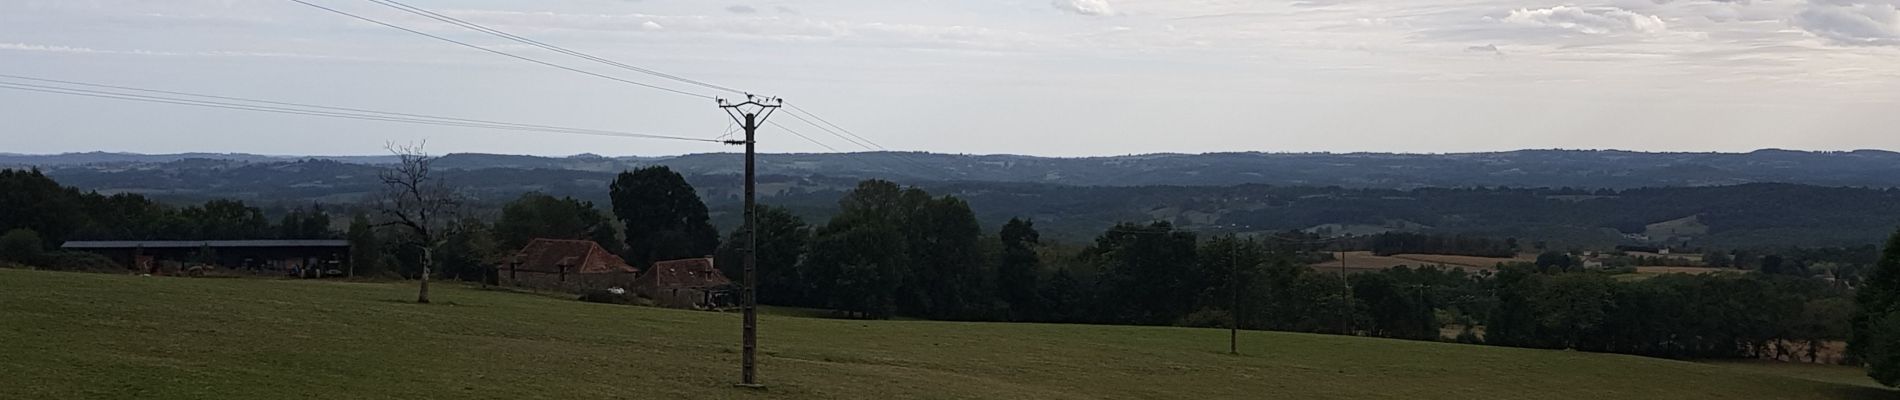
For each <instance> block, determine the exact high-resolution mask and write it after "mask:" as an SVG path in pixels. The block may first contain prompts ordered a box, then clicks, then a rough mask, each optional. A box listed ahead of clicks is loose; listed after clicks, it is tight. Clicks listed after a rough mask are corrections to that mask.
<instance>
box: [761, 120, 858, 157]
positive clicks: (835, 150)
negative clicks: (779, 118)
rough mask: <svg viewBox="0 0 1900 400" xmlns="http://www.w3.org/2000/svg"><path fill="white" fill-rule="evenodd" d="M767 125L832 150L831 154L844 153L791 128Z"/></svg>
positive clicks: (773, 124) (777, 124)
mask: <svg viewBox="0 0 1900 400" xmlns="http://www.w3.org/2000/svg"><path fill="white" fill-rule="evenodd" d="M766 123H768V124H772V126H773V127H777V128H779V129H784V130H785V132H788V133H791V134H792V135H793V136H798V138H800V139H805V141H807V142H811V144H815V145H818V147H823V148H825V150H831V152H833V153H843V152H840V151H838V148H836V147H831V145H828V144H825V143H824V142H820V141H817V140H815V139H812V138H811V137H810V136H805V134H803V133H799V132H798V131H797V130H793V129H792V128H791V127H787V126H785V125H780V124H779V123H778V122H766ZM845 155H847V156H849V155H850V154H849V153H846V154H845Z"/></svg>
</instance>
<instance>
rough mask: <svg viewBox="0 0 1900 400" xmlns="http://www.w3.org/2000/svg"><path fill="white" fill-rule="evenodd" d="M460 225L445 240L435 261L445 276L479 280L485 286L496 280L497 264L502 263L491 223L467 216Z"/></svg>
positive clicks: (464, 279)
mask: <svg viewBox="0 0 1900 400" xmlns="http://www.w3.org/2000/svg"><path fill="white" fill-rule="evenodd" d="M459 225H460V227H458V228H456V229H454V230H453V233H451V234H450V235H449V237H448V238H446V239H444V240H443V241H442V246H441V247H440V248H439V250H438V252H439V253H440V254H441V256H439V257H437V259H436V260H435V262H436V264H437V265H438V266H440V270H441V274H442V276H444V277H450V278H454V279H457V280H462V281H478V282H481V283H482V284H483V285H487V284H492V283H497V282H495V278H497V277H496V276H495V274H494V272H495V268H494V266H495V264H499V263H500V262H501V251H500V249H499V248H498V247H496V246H495V238H494V235H493V234H492V233H491V232H489V229H488V224H485V223H483V222H482V221H481V220H477V219H474V218H466V219H463V220H462V221H461V222H460V223H459Z"/></svg>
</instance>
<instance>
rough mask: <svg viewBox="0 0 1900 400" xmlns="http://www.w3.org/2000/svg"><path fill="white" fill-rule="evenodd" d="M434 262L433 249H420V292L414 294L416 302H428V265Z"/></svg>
mask: <svg viewBox="0 0 1900 400" xmlns="http://www.w3.org/2000/svg"><path fill="white" fill-rule="evenodd" d="M433 264H435V249H432V248H427V247H425V248H423V249H422V292H421V293H419V294H416V302H417V303H422V304H429V269H430V268H429V267H430V266H431V265H433Z"/></svg>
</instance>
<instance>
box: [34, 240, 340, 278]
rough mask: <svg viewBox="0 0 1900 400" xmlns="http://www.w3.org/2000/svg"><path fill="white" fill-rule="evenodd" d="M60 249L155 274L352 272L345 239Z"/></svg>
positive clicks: (98, 244)
mask: <svg viewBox="0 0 1900 400" xmlns="http://www.w3.org/2000/svg"><path fill="white" fill-rule="evenodd" d="M60 248H62V249H66V250H72V251H83V252H88V253H95V254H100V255H104V256H106V257H108V258H111V259H112V260H113V261H117V262H118V263H119V264H120V265H125V266H126V267H127V268H129V269H133V270H137V271H140V272H143V273H149V274H153V275H164V274H174V273H178V272H180V271H179V268H180V267H184V266H186V265H205V264H209V265H213V266H216V267H218V268H224V269H232V270H247V271H253V272H268V273H284V274H290V275H302V276H320V275H335V274H343V275H347V274H349V273H350V266H349V262H350V261H349V260H350V242H349V241H347V240H139V241H71V242H66V244H64V245H62V246H60Z"/></svg>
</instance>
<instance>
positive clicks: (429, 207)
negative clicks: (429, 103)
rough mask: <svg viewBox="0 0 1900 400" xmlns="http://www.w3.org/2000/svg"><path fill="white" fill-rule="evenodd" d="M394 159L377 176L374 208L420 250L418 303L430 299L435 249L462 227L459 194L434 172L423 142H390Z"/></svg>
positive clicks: (432, 159) (430, 157)
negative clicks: (378, 183) (379, 192)
mask: <svg viewBox="0 0 1900 400" xmlns="http://www.w3.org/2000/svg"><path fill="white" fill-rule="evenodd" d="M389 151H390V152H391V153H394V154H395V155H396V158H397V161H398V162H397V163H396V164H395V165H392V166H390V167H389V169H386V170H383V171H382V173H380V174H379V175H378V177H379V178H380V179H381V180H382V183H383V193H382V195H381V196H380V197H379V198H378V199H377V202H376V208H377V210H378V211H381V213H382V216H383V217H384V219H385V220H386V221H385V222H383V224H384V225H389V226H395V227H397V228H398V229H401V230H403V231H404V232H403V233H405V234H406V235H404V236H403V239H404V242H405V243H404V244H407V245H409V246H411V247H414V248H415V249H416V250H418V251H420V254H419V255H420V257H419V258H418V260H417V265H418V266H419V267H421V273H420V274H419V276H420V277H421V279H422V281H421V290H420V291H418V292H417V294H416V302H417V303H424V304H427V303H429V274H430V273H431V267H432V266H433V265H432V264H434V262H435V250H436V249H437V248H439V247H441V246H442V244H443V243H444V242H445V241H446V240H447V239H448V238H449V237H452V236H454V235H455V234H456V232H457V231H458V230H459V229H461V228H463V224H461V219H460V218H459V216H460V214H461V207H462V203H463V200H462V196H461V194H460V193H456V192H455V191H454V190H452V189H450V188H449V186H448V185H447V184H446V183H444V182H443V181H442V178H441V177H438V176H435V171H434V169H433V164H434V163H435V160H436V158H435V157H433V156H430V155H429V154H428V153H425V152H423V150H422V145H419V144H418V145H394V144H392V145H390V146H389Z"/></svg>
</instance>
